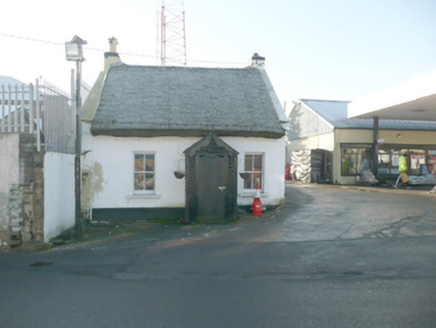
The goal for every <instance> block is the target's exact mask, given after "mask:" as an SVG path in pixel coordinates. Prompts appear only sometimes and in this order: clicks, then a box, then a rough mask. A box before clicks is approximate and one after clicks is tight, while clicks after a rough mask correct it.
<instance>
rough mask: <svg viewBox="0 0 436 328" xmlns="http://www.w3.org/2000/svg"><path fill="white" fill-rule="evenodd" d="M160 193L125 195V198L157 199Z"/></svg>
mask: <svg viewBox="0 0 436 328" xmlns="http://www.w3.org/2000/svg"><path fill="white" fill-rule="evenodd" d="M161 197H162V196H161V195H157V194H134V195H127V199H159V198H161Z"/></svg>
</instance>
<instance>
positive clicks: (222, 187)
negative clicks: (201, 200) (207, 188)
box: [218, 186, 227, 191]
mask: <svg viewBox="0 0 436 328" xmlns="http://www.w3.org/2000/svg"><path fill="white" fill-rule="evenodd" d="M218 189H219V190H220V191H224V190H226V189H227V187H226V186H219V187H218Z"/></svg>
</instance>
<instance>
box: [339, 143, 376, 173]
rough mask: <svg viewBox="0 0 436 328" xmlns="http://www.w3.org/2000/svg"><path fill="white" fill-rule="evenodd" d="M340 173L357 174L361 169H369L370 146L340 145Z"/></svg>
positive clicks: (370, 159) (370, 161)
mask: <svg viewBox="0 0 436 328" xmlns="http://www.w3.org/2000/svg"><path fill="white" fill-rule="evenodd" d="M342 147H343V148H342V159H341V160H342V175H358V174H361V173H362V172H363V171H371V167H372V158H371V147H370V146H368V148H366V147H365V148H363V147H362V148H361V147H359V146H356V148H354V147H347V146H345V147H344V146H342Z"/></svg>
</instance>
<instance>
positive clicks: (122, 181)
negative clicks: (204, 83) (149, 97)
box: [82, 124, 285, 209]
mask: <svg viewBox="0 0 436 328" xmlns="http://www.w3.org/2000/svg"><path fill="white" fill-rule="evenodd" d="M83 131H84V137H83V145H84V146H83V150H88V149H91V150H92V151H91V152H90V153H88V154H86V156H85V158H84V160H83V166H82V169H83V170H88V171H90V172H91V174H92V186H91V189H92V192H91V194H92V195H93V196H92V197H93V198H92V200H91V204H92V207H93V208H94V209H98V208H141V207H145V208H146V207H184V206H185V179H184V178H183V179H180V180H179V179H176V178H175V177H174V171H183V172H184V168H185V159H184V154H183V152H184V151H185V150H186V149H187V148H188V147H190V146H191V145H192V144H194V143H195V142H197V141H199V140H200V139H201V138H195V137H187V138H180V137H156V138H114V137H107V136H97V137H92V136H91V135H90V134H89V125H88V124H86V125H85V124H84V126H83ZM222 139H223V140H224V141H225V142H226V143H227V144H229V145H230V146H231V147H232V148H234V149H235V150H236V151H238V152H239V156H238V166H239V167H238V172H242V171H244V153H245V152H261V153H264V154H265V167H266V172H265V194H264V195H263V196H262V201H263V203H264V204H266V205H268V204H271V205H272V204H278V203H281V202H283V200H284V190H285V187H284V166H285V138H284V137H283V138H281V139H278V140H277V139H264V138H241V137H224V138H222ZM141 151H144V152H146V151H150V152H155V154H156V157H155V165H156V185H155V189H156V190H155V195H135V194H134V193H133V166H134V165H133V160H134V158H133V153H134V152H141ZM242 188H243V180H242V178H240V177H239V175H238V204H239V205H248V204H252V202H253V193H251V194H248V195H247V194H243V193H242Z"/></svg>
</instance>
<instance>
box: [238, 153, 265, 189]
mask: <svg viewBox="0 0 436 328" xmlns="http://www.w3.org/2000/svg"><path fill="white" fill-rule="evenodd" d="M255 155H260V156H262V170H261V171H254V170H253V169H254V167H253V165H254V160H253V161H252V167H251V170H245V160H246V156H253V159H254V156H255ZM243 168H244V172H245V173H253V172H260V173H261V179H260V187H261V188H260V191H261V192H264V190H265V153H261V152H246V153H245V154H244V166H243ZM249 179H252V180H251V184H252V185H253V176H252V174H250V177H249ZM243 190H244V192H247V191H248V192H250V191H251V192H255V191H256V188H255V187H254V186H253V188H245V181H244V184H243Z"/></svg>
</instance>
